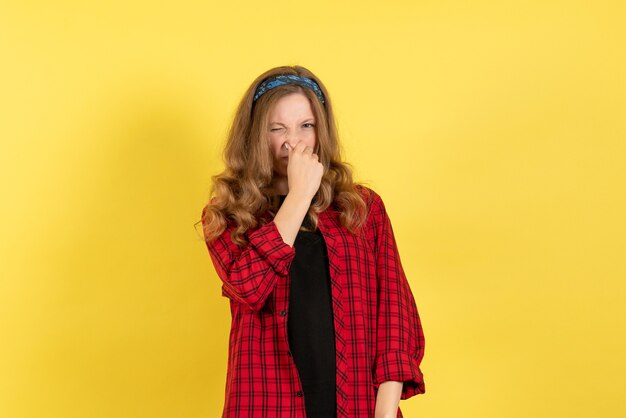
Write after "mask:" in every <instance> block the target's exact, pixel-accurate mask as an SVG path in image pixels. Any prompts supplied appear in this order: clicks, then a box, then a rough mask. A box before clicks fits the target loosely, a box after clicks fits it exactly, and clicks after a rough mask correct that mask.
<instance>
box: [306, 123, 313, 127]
mask: <svg viewBox="0 0 626 418" xmlns="http://www.w3.org/2000/svg"><path fill="white" fill-rule="evenodd" d="M306 125H310V126H311V127H313V126H315V125H313V124H312V123H305V124H304V126H306Z"/></svg>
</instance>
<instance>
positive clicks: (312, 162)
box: [287, 141, 324, 202]
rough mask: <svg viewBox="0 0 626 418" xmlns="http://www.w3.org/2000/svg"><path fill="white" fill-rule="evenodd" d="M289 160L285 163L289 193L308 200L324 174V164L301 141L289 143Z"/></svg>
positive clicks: (315, 191) (317, 187)
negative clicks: (293, 144)
mask: <svg viewBox="0 0 626 418" xmlns="http://www.w3.org/2000/svg"><path fill="white" fill-rule="evenodd" d="M287 146H288V147H289V162H288V163H287V181H288V186H289V193H290V194H291V193H293V194H295V195H297V196H301V197H302V198H303V199H308V200H307V201H308V202H310V201H311V200H312V199H313V196H315V193H317V190H318V189H319V187H320V183H321V181H322V176H323V175H324V165H323V164H322V163H320V162H319V157H318V155H317V154H315V153H313V149H312V148H311V147H309V146H307V145H306V144H305V143H304V142H303V141H299V142H298V143H297V144H296V145H295V147H293V148H291V146H289V144H287Z"/></svg>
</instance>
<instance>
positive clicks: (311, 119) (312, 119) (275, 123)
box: [270, 118, 315, 126]
mask: <svg viewBox="0 0 626 418" xmlns="http://www.w3.org/2000/svg"><path fill="white" fill-rule="evenodd" d="M305 122H315V119H314V118H307V119H305V120H303V121H302V122H300V123H305ZM270 125H282V126H285V125H284V124H283V123H281V122H270Z"/></svg>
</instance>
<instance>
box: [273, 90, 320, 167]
mask: <svg viewBox="0 0 626 418" xmlns="http://www.w3.org/2000/svg"><path fill="white" fill-rule="evenodd" d="M268 117H269V124H268V129H269V132H268V136H269V139H270V148H271V150H272V156H273V159H274V171H275V172H276V173H277V174H278V175H280V176H287V162H288V159H287V156H288V155H289V151H288V150H287V148H285V143H287V144H289V146H290V147H291V148H293V147H295V146H296V144H297V143H298V142H299V141H302V142H304V143H305V144H306V145H308V146H309V147H311V148H313V150H314V151H315V146H316V145H317V138H316V135H315V117H314V116H313V110H312V109H311V103H310V102H309V99H307V97H306V96H305V95H304V94H302V93H292V94H289V95H287V96H283V97H281V98H280V99H279V100H278V101H277V102H276V103H275V104H274V107H272V109H270V112H269V115H268Z"/></svg>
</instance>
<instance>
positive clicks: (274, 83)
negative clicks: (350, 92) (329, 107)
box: [252, 74, 324, 104]
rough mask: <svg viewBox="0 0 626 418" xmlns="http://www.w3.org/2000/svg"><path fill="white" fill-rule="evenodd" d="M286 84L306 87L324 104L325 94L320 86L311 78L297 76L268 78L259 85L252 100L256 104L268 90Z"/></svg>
mask: <svg viewBox="0 0 626 418" xmlns="http://www.w3.org/2000/svg"><path fill="white" fill-rule="evenodd" d="M284 84H298V85H300V86H302V87H306V88H308V89H311V90H313V92H315V94H316V95H317V97H318V99H320V102H322V104H324V94H323V93H322V90H321V89H320V86H319V85H318V84H317V83H316V82H315V81H313V80H311V79H310V78H306V77H300V76H297V75H291V74H288V75H278V76H276V77H272V78H268V79H267V80H265V81H263V82H262V83H261V84H259V86H258V87H257V89H256V92H255V93H254V98H253V99H252V101H253V102H256V100H257V99H258V98H259V97H261V96H262V95H263V93H265V92H266V91H268V90H271V89H273V88H274V87H278V86H282V85H284Z"/></svg>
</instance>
